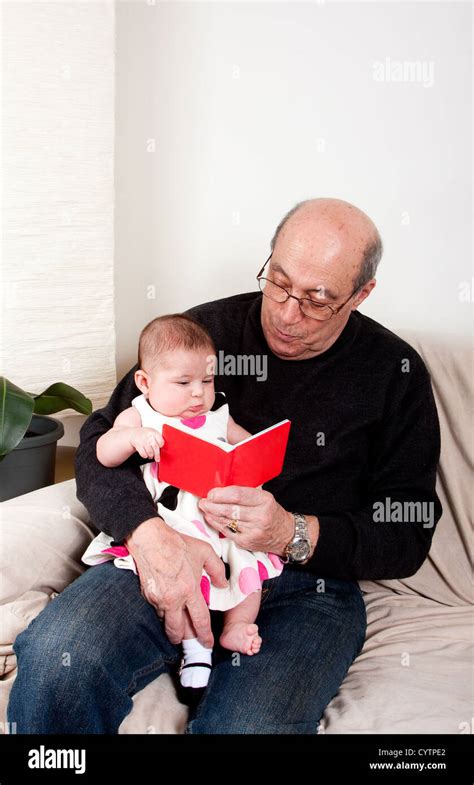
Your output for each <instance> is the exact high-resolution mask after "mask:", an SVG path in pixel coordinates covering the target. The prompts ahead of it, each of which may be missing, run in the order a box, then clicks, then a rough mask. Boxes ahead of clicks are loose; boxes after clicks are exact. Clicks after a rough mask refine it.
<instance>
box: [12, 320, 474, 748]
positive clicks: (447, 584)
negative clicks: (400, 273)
mask: <svg viewBox="0 0 474 785" xmlns="http://www.w3.org/2000/svg"><path fill="white" fill-rule="evenodd" d="M403 337H405V338H406V339H407V340H408V341H409V343H411V344H412V345H413V346H414V347H415V348H416V349H417V350H418V351H419V352H420V354H421V355H422V357H423V358H424V360H425V362H426V364H427V366H428V368H429V370H430V373H431V376H432V382H433V387H434V392H435V395H436V401H437V405H438V412H439V416H440V421H441V429H442V454H441V462H440V468H439V472H438V493H439V495H440V498H441V501H442V504H443V508H444V513H443V516H442V518H441V520H440V522H439V524H438V528H437V530H436V532H435V536H434V539H433V545H432V548H431V551H430V554H429V557H428V559H427V560H426V561H425V563H424V564H423V566H422V568H421V569H420V570H419V571H418V572H417V573H416V575H414V576H412V577H410V578H405V579H402V580H391V581H377V582H371V581H362V582H361V584H360V585H361V588H362V590H363V591H364V593H365V594H364V598H365V601H366V605H367V612H368V622H369V623H368V631H367V640H366V643H365V646H364V648H363V651H362V652H361V654H360V656H359V657H358V658H357V660H356V661H355V662H354V664H353V665H352V667H351V669H350V671H349V673H348V674H347V677H346V679H345V680H344V682H343V684H342V685H341V688H340V690H339V692H338V694H337V695H336V696H335V697H334V699H333V700H332V701H331V703H330V705H329V706H328V707H327V709H326V711H325V713H324V716H323V719H322V721H321V724H320V730H319V732H320V733H426V734H427V733H448V734H460V733H469V732H472V730H471V722H472V719H471V718H472V716H473V712H472V696H471V694H470V691H471V683H472V682H471V662H472V634H471V633H472V615H471V606H472V576H471V565H470V553H469V550H470V548H469V546H470V540H471V528H470V520H471V516H470V512H471V508H470V502H471V501H472V498H471V487H472V474H471V469H472V466H471V465H470V457H472V456H470V455H469V447H470V445H471V443H472V398H471V395H472V389H471V386H472V364H471V353H470V348H469V347H467V346H462V345H461V344H460V342H459V341H458V340H454V341H452V342H448V341H447V340H446V339H444V340H434V339H433V338H431V339H429V338H428V337H423V336H420V335H417V336H414V335H404V336H403ZM0 513H1V515H0V574H1V576H2V577H1V586H0V731H1V730H2V729H3V722H4V721H5V710H6V705H7V702H8V695H9V691H10V688H11V685H12V682H13V679H14V678H15V675H16V659H15V655H14V653H13V650H12V642H13V641H14V640H15V637H16V635H17V634H18V633H19V632H20V631H21V630H23V629H24V628H25V627H26V626H27V625H28V623H29V622H30V621H31V619H33V618H34V617H35V616H36V615H37V614H38V613H39V612H40V611H41V610H42V608H44V607H45V605H46V604H47V603H48V602H49V601H50V599H51V598H52V597H54V596H55V595H56V594H57V593H59V592H61V591H62V590H63V589H64V588H65V587H66V586H67V585H68V584H69V583H70V582H71V581H72V580H74V579H75V578H77V577H78V576H79V575H80V574H81V573H82V571H83V570H84V569H85V567H84V565H83V564H82V563H81V561H80V557H81V554H82V553H83V552H84V550H85V548H86V547H87V545H88V543H89V542H90V540H91V539H92V538H93V536H94V532H93V531H92V529H91V528H89V526H88V521H89V518H88V514H87V512H86V510H85V509H84V507H83V506H82V505H81V504H80V503H79V502H78V501H77V499H76V496H75V483H74V480H70V481H68V482H64V483H61V484H59V485H55V486H51V487H49V488H45V489H43V490H41V491H36V492H35V493H30V494H27V495H25V496H21V497H18V498H17V499H13V500H11V501H9V502H4V503H3V504H2V505H0ZM315 666H316V667H317V663H316V665H315ZM133 701H134V707H133V710H132V712H131V713H130V714H129V715H128V716H127V717H126V718H125V720H124V721H123V723H122V725H121V727H120V731H119V732H120V733H153V732H155V733H181V732H182V731H183V729H184V726H185V724H186V720H187V709H186V707H185V706H183V705H181V704H180V703H179V702H178V701H177V699H176V697H175V693H174V690H173V686H172V683H171V680H170V678H169V676H168V675H162V676H160V677H158V678H157V679H155V681H153V682H152V683H151V684H149V685H148V686H147V687H146V688H145V689H143V690H142V691H141V692H139V693H138V694H137V695H136V696H135V697H134V699H133Z"/></svg>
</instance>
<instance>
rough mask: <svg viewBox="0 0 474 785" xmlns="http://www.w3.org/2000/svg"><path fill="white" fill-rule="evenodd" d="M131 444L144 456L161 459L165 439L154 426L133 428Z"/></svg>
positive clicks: (156, 459)
mask: <svg viewBox="0 0 474 785" xmlns="http://www.w3.org/2000/svg"><path fill="white" fill-rule="evenodd" d="M130 430H131V434H130V444H131V445H132V447H133V448H134V449H135V450H136V451H137V453H138V454H139V455H141V457H142V458H153V459H154V460H155V461H159V460H160V447H163V445H164V443H165V440H164V439H163V437H162V435H161V433H160V432H159V431H155V429H154V428H131V429H130Z"/></svg>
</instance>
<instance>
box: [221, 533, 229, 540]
mask: <svg viewBox="0 0 474 785" xmlns="http://www.w3.org/2000/svg"><path fill="white" fill-rule="evenodd" d="M219 537H220V538H221V540H226V539H227V537H226V536H225V534H222V532H219Z"/></svg>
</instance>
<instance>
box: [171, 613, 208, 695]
mask: <svg viewBox="0 0 474 785" xmlns="http://www.w3.org/2000/svg"><path fill="white" fill-rule="evenodd" d="M184 615H185V622H184V638H183V642H182V647H183V661H182V663H181V668H180V671H179V680H180V682H181V684H182V686H183V687H193V688H194V689H199V688H201V687H206V686H207V682H208V681H209V676H210V675H211V668H212V649H206V647H205V646H203V645H202V643H200V641H199V640H198V639H197V637H196V631H195V629H194V627H193V624H192V622H191V618H190V616H189V614H188V612H187V611H185V614H184Z"/></svg>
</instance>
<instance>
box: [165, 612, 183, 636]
mask: <svg viewBox="0 0 474 785" xmlns="http://www.w3.org/2000/svg"><path fill="white" fill-rule="evenodd" d="M164 619H165V632H166V635H167V636H168V639H169V641H170V643H173V644H175V645H177V644H178V643H181V641H182V640H183V637H184V608H178V609H176V610H169V611H166V614H165V617H164Z"/></svg>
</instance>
